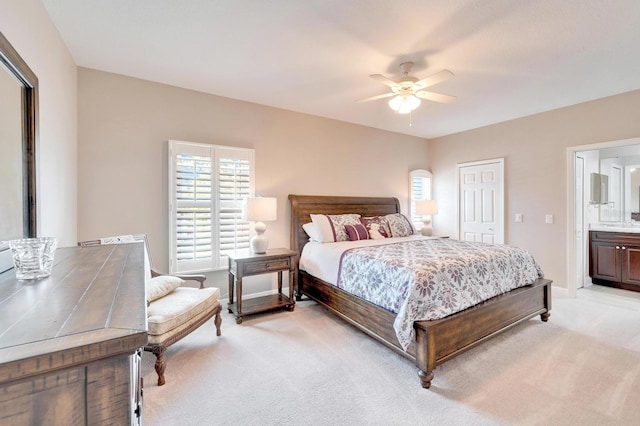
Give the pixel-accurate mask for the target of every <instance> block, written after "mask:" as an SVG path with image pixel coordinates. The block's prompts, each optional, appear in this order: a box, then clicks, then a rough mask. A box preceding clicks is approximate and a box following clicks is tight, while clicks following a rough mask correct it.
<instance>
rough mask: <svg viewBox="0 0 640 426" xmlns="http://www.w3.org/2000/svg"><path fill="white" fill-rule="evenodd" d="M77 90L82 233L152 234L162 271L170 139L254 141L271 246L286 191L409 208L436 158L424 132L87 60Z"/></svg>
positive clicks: (281, 241)
mask: <svg viewBox="0 0 640 426" xmlns="http://www.w3.org/2000/svg"><path fill="white" fill-rule="evenodd" d="M78 92H79V96H78V99H79V104H78V105H79V119H78V120H79V130H78V131H79V147H78V156H79V169H78V174H79V175H78V181H79V183H78V201H79V209H78V236H79V239H80V240H84V239H94V238H98V237H101V236H106V235H117V234H125V233H137V232H144V233H147V234H148V235H149V238H150V242H151V251H152V253H153V254H154V263H155V264H156V265H157V266H158V267H159V268H160V269H163V270H166V269H167V263H168V262H167V258H168V213H167V180H168V178H167V140H169V139H177V140H183V141H191V142H202V143H211V144H217V145H229V146H238V147H246V148H254V149H255V150H256V193H257V194H259V195H263V196H275V197H277V198H278V220H277V221H276V222H270V223H268V224H267V226H268V231H267V234H268V235H269V239H270V246H271V247H289V214H290V209H289V204H288V200H287V195H288V194H291V193H293V194H310V195H363V196H364V195H366V196H395V197H398V198H400V201H401V203H402V206H403V209H405V210H406V206H407V202H408V190H409V182H408V179H409V178H408V173H409V171H410V170H411V169H414V168H425V167H426V165H427V164H428V158H427V153H428V144H427V141H426V140H424V139H420V138H416V137H411V136H404V135H400V134H395V133H391V132H386V131H381V130H376V129H372V128H368V127H363V126H358V125H353V124H349V123H344V122H340V121H335V120H329V119H325V118H321V117H315V116H310V115H306V114H300V113H295V112H290V111H285V110H281V109H276V108H271V107H266V106H261V105H257V104H252V103H247V102H242V101H236V100H232V99H228V98H223V97H219V96H213V95H208V94H204V93H200V92H195V91H191V90H186V89H180V88H176V87H172V86H167V85H163V84H158V83H153V82H149V81H144V80H139V79H135V78H130V77H125V76H121V75H116V74H110V73H106V72H101V71H96V70H91V69H86V68H80V69H79V74H78ZM210 275H211V276H210V282H213V283H215V284H216V285H219V286H220V288H221V290H222V291H223V293H224V294H226V293H227V290H226V285H225V283H226V275H225V274H221V273H217V274H210ZM268 289H269V285H268V284H266V287H265V286H261V285H260V284H258V285H254V286H252V287H251V288H249V289H248V291H249V292H258V291H265V290H268ZM245 291H247V289H245Z"/></svg>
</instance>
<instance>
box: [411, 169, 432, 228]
mask: <svg viewBox="0 0 640 426" xmlns="http://www.w3.org/2000/svg"><path fill="white" fill-rule="evenodd" d="M431 176H432V175H431V172H429V171H427V170H423V169H419V170H412V171H411V172H410V173H409V203H410V206H409V207H410V210H409V211H410V212H411V222H413V226H415V227H416V229H422V226H423V225H424V223H423V222H422V216H420V215H416V201H419V200H430V199H431Z"/></svg>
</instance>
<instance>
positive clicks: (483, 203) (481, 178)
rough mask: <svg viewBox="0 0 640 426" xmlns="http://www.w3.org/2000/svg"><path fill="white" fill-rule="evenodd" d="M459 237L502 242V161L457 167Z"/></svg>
mask: <svg viewBox="0 0 640 426" xmlns="http://www.w3.org/2000/svg"><path fill="white" fill-rule="evenodd" d="M458 238H459V239H461V240H465V241H480V242H485V243H496V244H502V243H504V159H502V158H499V159H496V160H486V161H476V162H473V163H462V164H458Z"/></svg>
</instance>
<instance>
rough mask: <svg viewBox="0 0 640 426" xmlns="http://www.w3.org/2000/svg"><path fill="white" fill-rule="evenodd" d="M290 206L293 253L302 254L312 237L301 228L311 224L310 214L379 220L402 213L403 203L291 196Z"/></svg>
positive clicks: (316, 196)
mask: <svg viewBox="0 0 640 426" xmlns="http://www.w3.org/2000/svg"><path fill="white" fill-rule="evenodd" d="M289 202H290V203H291V234H290V239H291V240H290V243H291V250H296V251H297V252H298V253H302V248H303V247H304V245H305V244H306V243H307V242H308V241H309V236H308V235H307V233H306V232H304V229H302V225H304V224H305V223H308V222H311V217H310V216H309V215H310V214H345V213H358V214H361V215H362V216H379V215H385V214H390V213H400V202H399V201H398V199H397V198H395V197H332V196H318V195H289Z"/></svg>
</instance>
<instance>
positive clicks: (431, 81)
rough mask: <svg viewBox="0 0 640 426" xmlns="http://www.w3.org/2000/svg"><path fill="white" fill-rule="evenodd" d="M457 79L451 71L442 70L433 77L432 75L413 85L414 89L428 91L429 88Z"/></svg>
mask: <svg viewBox="0 0 640 426" xmlns="http://www.w3.org/2000/svg"><path fill="white" fill-rule="evenodd" d="M453 77H455V76H454V75H453V73H452V72H451V71H449V70H442V71H440V72H437V73H435V74H433V75H430V76H429V77H427V78H423V79H422V80H419V81H416V82H415V83H413V87H415V88H416V89H426V88H427V87H430V86H433V85H435V84H438V83H442V82H443V81H446V80H449V79H451V78H453Z"/></svg>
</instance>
